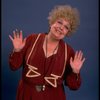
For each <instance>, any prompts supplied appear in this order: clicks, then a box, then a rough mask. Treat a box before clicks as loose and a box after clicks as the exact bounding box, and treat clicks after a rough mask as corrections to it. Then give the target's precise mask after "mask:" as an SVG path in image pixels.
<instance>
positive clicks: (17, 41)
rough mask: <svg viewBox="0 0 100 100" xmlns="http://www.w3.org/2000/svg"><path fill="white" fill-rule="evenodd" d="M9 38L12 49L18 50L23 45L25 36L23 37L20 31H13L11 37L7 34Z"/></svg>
mask: <svg viewBox="0 0 100 100" xmlns="http://www.w3.org/2000/svg"><path fill="white" fill-rule="evenodd" d="M9 38H10V40H11V41H12V43H13V46H14V51H16V52H18V51H20V50H21V49H22V48H23V47H24V46H25V43H26V38H25V39H23V35H22V31H19V32H18V30H16V31H13V37H12V36H11V35H9Z"/></svg>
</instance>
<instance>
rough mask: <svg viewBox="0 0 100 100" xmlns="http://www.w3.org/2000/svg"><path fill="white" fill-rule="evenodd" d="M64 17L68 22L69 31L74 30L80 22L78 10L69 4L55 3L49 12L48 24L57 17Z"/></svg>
mask: <svg viewBox="0 0 100 100" xmlns="http://www.w3.org/2000/svg"><path fill="white" fill-rule="evenodd" d="M59 18H64V19H65V20H68V21H69V23H70V26H71V27H70V32H69V33H68V35H70V34H71V33H73V32H75V31H76V30H77V28H78V26H79V24H80V18H79V12H78V10H77V9H76V8H72V7H71V6H70V5H57V6H55V7H54V9H52V10H51V12H50V13H49V17H48V20H49V24H50V25H52V24H53V23H54V22H55V21H56V20H57V19H59Z"/></svg>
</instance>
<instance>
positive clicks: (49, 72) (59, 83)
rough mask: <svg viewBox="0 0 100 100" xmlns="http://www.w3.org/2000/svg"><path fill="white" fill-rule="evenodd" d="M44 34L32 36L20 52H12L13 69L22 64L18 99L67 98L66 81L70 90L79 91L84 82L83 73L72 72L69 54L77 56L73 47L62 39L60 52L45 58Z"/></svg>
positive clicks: (64, 99)
mask: <svg viewBox="0 0 100 100" xmlns="http://www.w3.org/2000/svg"><path fill="white" fill-rule="evenodd" d="M45 36H46V34H44V33H42V34H39V35H38V34H32V35H30V36H29V37H28V38H27V40H26V45H25V47H24V48H23V49H22V50H21V51H20V52H12V53H11V54H10V57H9V64H10V68H11V69H12V70H17V69H19V68H20V67H23V71H22V78H21V80H20V82H19V86H18V91H17V100H66V98H65V92H64V88H63V82H64V84H65V85H66V86H68V87H69V88H70V89H71V90H77V89H78V88H79V87H80V85H81V78H80V74H76V73H73V72H72V69H71V67H70V64H69V61H70V57H73V56H74V51H73V49H72V48H71V47H70V46H69V45H68V44H65V43H64V41H63V40H61V41H60V42H59V47H58V51H57V53H56V54H53V55H51V56H49V57H48V58H46V57H45V54H44V50H43V42H44V38H45ZM65 45H66V47H65ZM65 48H67V49H65ZM66 50H67V59H65V57H66V53H65V52H66ZM65 64H66V65H65ZM37 85H45V86H46V88H45V91H40V92H38V91H37V90H36V86H37Z"/></svg>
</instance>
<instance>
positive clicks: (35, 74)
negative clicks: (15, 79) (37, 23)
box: [26, 34, 41, 77]
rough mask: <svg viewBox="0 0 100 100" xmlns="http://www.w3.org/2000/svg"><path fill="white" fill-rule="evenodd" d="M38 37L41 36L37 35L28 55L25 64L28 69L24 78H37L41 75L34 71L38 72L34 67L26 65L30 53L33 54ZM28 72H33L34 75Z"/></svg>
mask: <svg viewBox="0 0 100 100" xmlns="http://www.w3.org/2000/svg"><path fill="white" fill-rule="evenodd" d="M40 35H41V34H39V35H38V36H37V38H36V40H35V42H34V44H33V46H32V49H31V51H30V53H29V55H28V58H27V61H26V62H27V65H28V68H29V70H28V72H27V74H26V77H37V76H40V75H41V74H40V73H39V72H37V71H35V70H38V68H36V67H34V66H32V65H29V64H28V60H29V57H30V56H31V54H32V52H33V49H34V47H35V45H36V43H37V41H38V39H39V37H40ZM30 72H33V73H34V74H33V75H30Z"/></svg>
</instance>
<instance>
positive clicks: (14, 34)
mask: <svg viewBox="0 0 100 100" xmlns="http://www.w3.org/2000/svg"><path fill="white" fill-rule="evenodd" d="M13 36H14V39H15V38H16V33H15V31H13Z"/></svg>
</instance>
